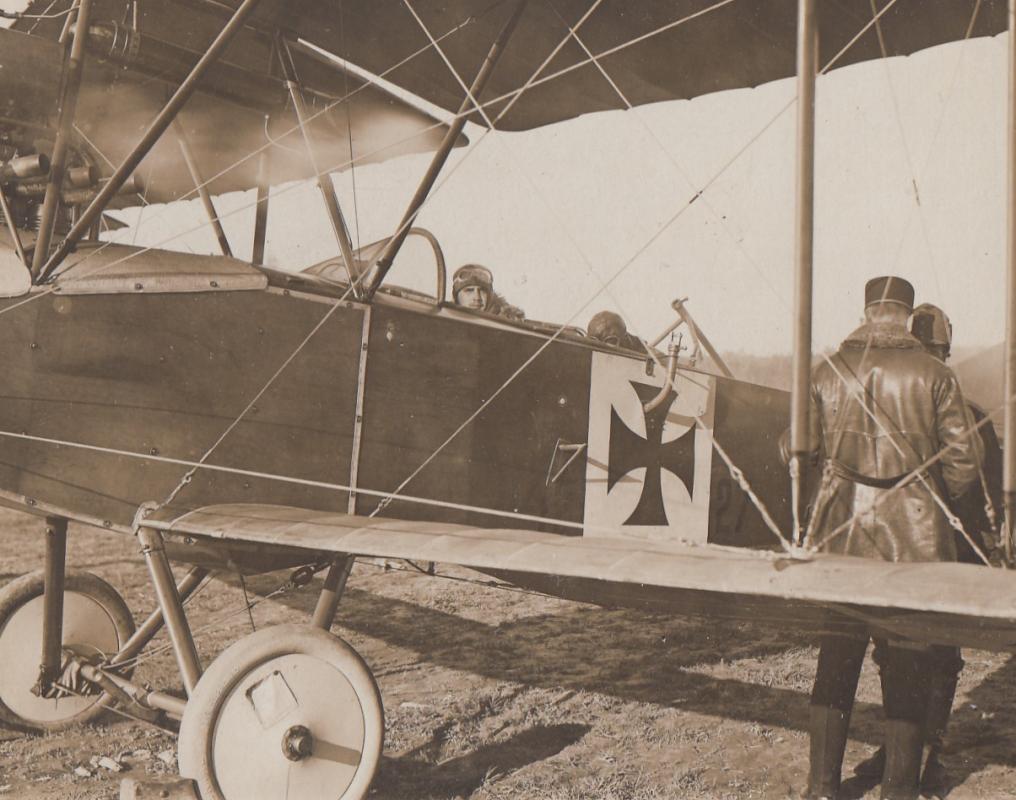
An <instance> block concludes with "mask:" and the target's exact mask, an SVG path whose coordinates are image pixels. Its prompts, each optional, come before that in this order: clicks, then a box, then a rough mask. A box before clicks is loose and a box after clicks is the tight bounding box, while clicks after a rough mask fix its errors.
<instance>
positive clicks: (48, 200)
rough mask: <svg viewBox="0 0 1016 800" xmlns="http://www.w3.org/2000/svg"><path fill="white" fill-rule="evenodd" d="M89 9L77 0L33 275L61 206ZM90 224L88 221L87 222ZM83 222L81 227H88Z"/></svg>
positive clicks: (42, 261) (89, 5)
mask: <svg viewBox="0 0 1016 800" xmlns="http://www.w3.org/2000/svg"><path fill="white" fill-rule="evenodd" d="M91 13H92V0H80V2H79V3H78V15H77V20H76V21H75V24H74V36H73V38H72V39H71V43H70V50H69V54H68V57H67V71H66V73H65V76H64V85H63V91H62V92H61V93H60V118H59V121H58V123H57V131H56V142H54V144H53V157H52V158H51V159H50V168H49V181H48V182H47V184H46V197H45V199H44V200H43V201H42V219H41V220H40V222H39V233H38V236H37V237H36V239H35V253H33V255H32V275H33V276H36V275H38V274H39V271H40V270H41V269H42V265H43V264H45V263H46V259H47V258H48V257H49V245H50V242H51V241H52V239H53V229H54V227H55V226H56V217H57V213H58V212H59V210H60V192H61V190H62V189H63V181H64V169H65V167H66V166H67V150H68V147H69V145H70V139H71V135H72V126H73V125H74V113H75V111H76V110H77V106H78V92H79V90H80V89H81V76H82V75H83V74H84V67H85V44H86V43H87V42H88V20H89V17H90V16H91ZM89 224H90V223H89ZM87 230H88V226H86V227H85V228H84V229H83V231H87Z"/></svg>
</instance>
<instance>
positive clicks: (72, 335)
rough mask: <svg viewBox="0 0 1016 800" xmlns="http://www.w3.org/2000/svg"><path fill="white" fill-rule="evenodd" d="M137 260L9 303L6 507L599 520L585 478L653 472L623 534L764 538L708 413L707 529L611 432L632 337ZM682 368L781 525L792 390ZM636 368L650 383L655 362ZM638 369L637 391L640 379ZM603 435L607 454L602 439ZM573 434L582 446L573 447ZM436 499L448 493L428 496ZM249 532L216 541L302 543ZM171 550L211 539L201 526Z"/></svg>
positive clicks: (124, 516)
mask: <svg viewBox="0 0 1016 800" xmlns="http://www.w3.org/2000/svg"><path fill="white" fill-rule="evenodd" d="M162 257H163V261H164V262H165V265H163V266H161V267H159V269H157V270H155V273H156V274H157V275H161V277H162V278H165V277H167V275H169V276H170V277H171V276H172V273H173V270H174V266H173V258H172V257H170V256H169V254H164V255H163V256H162ZM146 258H148V254H141V255H139V256H138V257H137V258H136V259H134V261H135V268H133V269H134V272H133V273H132V272H131V271H130V270H128V269H127V267H126V265H125V267H124V268H123V269H122V270H121V271H120V273H119V274H118V277H117V278H116V279H115V280H112V279H111V280H110V281H109V282H107V284H106V285H105V288H101V289H96V288H95V287H94V286H93V287H92V288H91V289H89V291H88V292H86V293H75V291H74V289H73V285H72V284H71V283H70V282H66V281H65V284H64V286H63V287H62V290H57V291H51V290H36V291H37V292H39V291H41V292H44V294H43V296H40V297H35V298H32V299H30V300H29V302H25V299H26V298H19V299H15V300H9V301H4V304H3V305H2V306H0V326H2V335H0V357H2V360H3V365H4V366H3V371H2V376H0V383H2V390H0V395H2V401H0V453H2V455H0V498H2V500H3V502H4V503H6V504H8V505H11V506H13V507H16V508H20V509H22V510H28V511H32V512H35V513H56V514H60V515H64V516H67V517H70V518H72V519H77V520H81V521H84V522H88V523H91V524H95V525H98V526H103V527H106V528H110V529H113V530H118V531H128V530H130V526H131V523H132V521H133V519H134V517H135V514H136V513H137V510H138V507H139V506H140V505H141V504H142V503H146V502H156V503H163V502H165V501H166V500H167V498H170V497H171V496H172V505H173V507H174V508H177V509H179V510H181V511H183V510H185V509H190V508H199V507H202V506H206V505H211V504H216V503H229V502H251V503H254V502H257V503H277V504H281V505H288V506H298V507H304V508H313V509H322V510H330V511H350V512H355V513H357V514H361V515H369V514H371V513H373V512H375V511H377V512H378V513H380V514H381V515H387V516H395V517H400V518H404V519H419V520H442V521H447V522H462V523H468V524H472V525H481V526H491V527H493V526H496V527H502V528H503V527H513V526H514V527H520V528H529V529H539V530H549V531H553V532H558V533H561V534H562V535H573V536H575V535H596V532H597V530H598V528H599V527H600V526H603V525H605V524H606V520H601V519H596V518H591V517H592V516H596V517H598V516H600V515H599V513H594V512H595V508H599V507H600V506H595V505H590V502H591V496H590V495H589V492H591V491H594V490H595V491H596V492H599V495H598V497H599V500H598V501H597V502H601V503H602V502H612V498H613V497H615V496H616V497H618V498H620V497H622V496H623V495H624V493H625V492H628V493H629V494H628V495H627V496H628V497H629V498H631V497H635V496H637V495H638V492H639V487H640V486H649V484H651V483H653V479H652V478H651V477H650V476H651V474H653V473H654V472H655V480H656V483H660V481H661V475H662V486H663V488H662V489H661V490H660V492H661V494H660V499H659V500H654V499H653V498H650V499H649V500H646V498H645V494H646V492H645V490H644V489H643V490H642V495H643V497H642V500H640V501H639V504H640V506H645V507H646V508H649V506H652V505H653V503H654V502H655V503H656V505H657V506H659V509H658V510H656V511H653V510H652V509H650V510H649V511H643V512H639V514H641V516H639V515H638V514H635V513H631V514H629V512H631V511H632V509H631V508H627V509H623V510H622V511H621V514H620V517H619V518H618V519H621V520H625V519H629V520H631V521H630V522H628V523H623V527H622V531H623V533H624V534H629V533H630V534H631V535H632V536H635V537H639V536H645V535H647V534H646V531H647V530H649V529H650V528H651V529H652V536H654V537H658V536H661V535H662V536H664V537H666V536H668V535H671V534H672V536H673V538H685V539H692V540H696V539H697V540H700V541H708V542H711V543H719V544H728V545H739V546H757V547H768V546H771V545H772V544H774V543H775V540H774V538H773V535H772V533H771V532H769V531H767V530H766V528H765V526H764V524H763V522H762V519H761V517H760V515H759V514H758V512H757V511H756V510H755V508H754V507H753V506H752V504H751V503H750V501H749V500H748V498H747V496H746V495H745V494H744V492H743V491H742V490H741V489H740V488H739V487H738V485H737V483H736V482H735V481H734V480H733V479H732V478H731V474H730V471H729V469H728V467H727V465H726V464H725V463H724V461H723V460H722V459H720V458H716V457H713V458H711V459H707V460H706V461H702V458H703V455H702V454H703V453H709V452H710V451H711V447H710V446H709V438H708V437H707V438H706V439H702V438H701V437H702V436H703V435H707V434H708V432H704V431H702V430H699V431H698V432H697V435H698V436H699V437H700V439H699V445H698V450H696V451H695V452H696V453H697V454H698V455H694V456H692V455H687V457H686V458H685V461H686V462H687V459H688V458H692V459H693V460H694V462H695V463H694V464H691V462H687V463H688V464H690V466H688V467H687V470H689V471H688V473H687V475H685V476H684V477H683V478H682V480H683V481H684V485H686V486H687V487H688V492H691V491H692V489H691V486H692V483H693V482H697V483H696V486H697V487H698V488H697V489H695V496H696V498H698V500H699V501H700V505H701V501H702V498H705V500H704V502H705V505H703V506H702V511H703V514H704V516H702V520H705V522H702V523H701V524H700V525H699V527H700V528H701V530H699V531H698V532H697V533H696V532H694V531H689V530H685V529H683V528H682V525H681V524H680V523H679V522H674V521H673V513H672V512H669V511H668V510H667V509H669V508H670V506H669V505H668V506H667V508H664V507H663V506H662V505H661V504H660V503H661V502H662V501H663V500H666V503H668V504H669V503H670V502H671V501H670V499H668V498H669V496H670V494H672V493H673V492H672V486H671V485H672V484H673V483H674V478H673V474H675V473H677V472H680V471H681V469H680V468H679V467H673V466H672V465H670V463H669V462H668V461H667V458H666V457H659V456H657V455H654V451H653V447H652V442H651V441H650V440H651V439H652V436H651V435H650V434H649V431H648V429H639V427H638V424H637V421H636V422H631V418H630V417H629V419H628V421H627V422H626V423H624V428H625V429H626V431H622V430H621V425H620V424H619V419H620V417H619V416H618V413H616V412H615V408H614V406H613V405H611V403H609V402H608V403H607V404H606V406H604V403H603V401H602V398H598V394H597V393H602V384H603V381H604V380H609V379H610V378H609V375H610V370H611V369H613V368H614V367H615V366H617V367H618V368H619V369H621V371H622V373H627V374H635V373H637V374H640V375H646V373H647V372H649V371H650V369H649V367H648V366H647V364H646V362H645V360H644V359H639V358H637V357H636V356H635V355H634V354H626V353H623V352H622V351H618V350H612V349H611V348H605V347H603V346H601V345H599V344H598V343H596V342H593V341H592V340H590V339H586V338H585V337H582V336H580V335H578V334H576V333H572V332H568V333H566V334H562V335H561V336H560V337H558V339H556V340H555V341H553V342H551V343H550V344H549V345H548V344H547V340H548V339H549V338H550V334H549V333H547V332H546V330H543V329H541V328H540V327H539V326H527V325H525V324H519V325H514V324H506V323H503V322H500V321H497V320H493V319H489V318H485V317H483V316H481V315H472V314H469V313H467V312H464V311H461V310H459V309H455V308H438V307H437V306H436V305H434V304H431V303H427V302H421V301H418V300H413V299H406V298H400V297H396V296H390V295H385V294H378V295H377V296H376V299H375V300H374V302H372V303H370V304H360V303H356V302H349V301H342V302H341V303H340V304H339V306H338V307H337V308H335V309H334V310H332V309H333V307H334V304H335V302H336V298H337V296H338V295H339V294H341V292H340V291H339V290H337V289H336V287H335V286H334V285H331V284H328V283H326V282H322V281H317V280H312V279H309V278H299V277H288V276H284V275H282V274H281V273H269V278H270V281H269V284H270V285H269V286H268V287H267V288H263V289H254V290H249V289H248V290H229V289H227V288H221V287H219V288H216V287H214V286H212V285H211V284H212V283H213V280H209V279H208V276H206V275H205V276H203V275H201V274H195V275H192V276H190V277H193V280H194V281H195V283H194V287H191V288H189V289H188V290H187V291H161V290H158V289H157V287H158V285H159V282H158V281H157V280H155V279H153V277H152V272H148V273H146V274H145V275H144V278H143V279H142V278H137V280H135V277H136V274H140V273H138V270H137V269H136V267H137V265H138V264H141V263H143V260H144V259H146ZM233 263H234V264H236V263H238V262H233ZM249 269H250V271H251V273H252V274H253V273H255V272H256V271H255V270H254V269H253V268H249ZM199 272H200V271H199ZM202 281H203V282H204V283H203V284H202V283H201V282H202ZM58 285H59V283H58ZM164 285H167V286H170V287H171V288H172V284H171V283H169V284H164ZM199 285H200V286H204V287H205V288H203V289H200V286H199ZM138 287H140V288H138ZM153 287H156V288H153ZM8 307H10V308H9V310H6V309H8ZM326 315H327V319H326V320H325V321H324V322H323V324H322V320H323V319H324V318H325V317H326ZM318 326H320V327H318ZM315 328H318V329H317V330H316V331H315ZM294 353H295V354H296V355H295V356H294ZM537 353H538V354H537ZM534 355H535V358H534ZM527 361H528V362H529V363H528V364H527V366H525V368H523V369H521V370H520V367H522V365H523V364H525V363H526V362H527ZM280 370H281V372H280ZM516 372H517V373H518V374H517V375H516V374H515V373H516ZM655 372H656V373H659V372H660V370H659V369H656V370H655ZM682 372H683V373H685V374H686V377H690V379H693V380H699V382H700V383H701V385H702V386H704V387H705V389H703V390H702V391H703V392H706V394H703V397H706V396H708V398H709V400H708V415H709V420H710V424H711V426H712V435H715V438H716V441H717V442H719V444H720V445H721V446H722V447H723V448H724V450H725V451H726V453H727V455H728V456H729V458H730V459H731V460H732V461H733V462H734V463H735V464H736V465H737V466H738V467H739V468H740V469H741V470H743V471H744V474H745V476H746V478H747V479H748V481H749V482H750V483H751V484H752V486H753V487H754V488H755V490H756V492H758V494H759V495H760V496H761V497H762V498H763V500H764V502H765V503H766V504H767V506H768V508H769V510H770V511H771V512H772V513H773V515H774V516H775V517H776V519H777V520H778V521H779V522H780V523H781V525H782V526H783V527H784V529H786V522H787V513H788V502H787V495H788V483H787V479H786V473H785V470H784V468H783V467H782V465H781V464H780V463H779V461H778V453H777V439H778V437H779V435H780V433H781V432H782V431H783V429H784V428H785V426H786V420H787V399H786V396H785V394H784V393H782V392H777V391H774V390H770V389H765V388H762V387H758V386H753V385H749V384H745V383H742V382H739V381H735V380H729V379H725V378H720V377H715V376H710V375H706V374H705V373H697V372H693V371H682ZM276 373H279V374H278V375H276ZM513 375H514V378H513V377H512V376H513ZM597 375H599V377H597ZM273 376H275V377H274V380H273ZM604 376H606V377H604ZM619 380H620V379H619ZM645 380H646V381H649V382H650V383H651V382H652V381H653V380H655V383H656V385H660V384H661V382H662V380H663V376H660V375H656V376H655V378H650V377H649V376H647V377H646V378H645ZM622 382H623V381H622ZM628 383H630V384H631V386H630V387H629V386H627V385H626V386H625V391H631V390H632V388H635V384H636V382H634V381H628ZM505 384H507V385H505ZM266 386H267V387H268V388H267V389H265V388H264V387H266ZM597 387H601V388H597ZM262 390H264V391H263V393H261V394H260V395H259V392H262ZM637 391H641V392H643V393H646V392H648V393H649V394H652V391H651V387H650V388H649V389H646V388H643V389H639V390H637ZM591 393H592V395H593V399H592V401H591ZM491 398H493V399H492V400H491ZM632 398H634V399H635V400H636V401H638V400H639V396H637V395H636V393H634V392H633V393H632ZM488 400H490V402H489V404H487V405H486V407H485V408H484V409H483V411H482V412H480V413H479V414H478V415H476V417H475V419H473V420H472V421H471V422H470V423H469V424H468V425H466V426H465V427H462V428H461V430H459V429H460V427H461V426H462V424H463V422H465V421H466V420H467V419H468V418H470V416H471V415H473V414H474V413H475V412H476V411H477V409H479V408H480V407H481V405H483V404H484V402H485V401H488ZM604 409H606V410H607V411H609V418H608V415H607V414H606V413H605V410H604ZM699 410H700V411H703V412H704V411H706V408H705V405H703V407H702V408H701V409H699ZM664 411H666V409H664ZM592 416H596V418H595V419H594V418H592ZM615 417H618V419H615ZM238 419H239V422H237V420H238ZM661 419H662V418H661ZM700 422H701V420H700ZM234 423H235V424H234ZM690 424H691V425H692V427H695V425H696V424H695V422H691V423H690ZM227 431H228V433H227ZM224 434H225V435H224ZM622 434H623V437H622ZM604 437H606V438H604ZM220 438H221V441H219V440H220ZM622 438H623V441H622ZM594 439H599V440H602V442H603V443H604V444H603V446H602V447H603V448H606V449H604V450H603V452H604V453H609V455H608V456H607V458H606V461H607V462H608V463H604V462H603V460H600V459H601V455H597V453H595V452H593V451H594V449H595V448H594V445H593V440H594ZM658 439H659V437H658ZM608 440H609V441H608ZM703 441H705V442H706V445H705V448H704V450H703V445H702V442H703ZM625 442H629V444H630V447H629V446H628V445H626V444H624V443H625ZM656 444H657V445H662V442H661V441H659V440H658V441H657V443H656ZM568 445H571V446H572V449H571V450H569V449H567V446H568ZM577 445H587V446H586V447H584V448H580V452H579V456H578V457H577V458H575V459H574V460H573V462H572V463H571V464H569V465H567V466H565V462H566V461H567V459H568V457H569V456H570V455H571V454H573V453H574V452H575V446H577ZM622 445H624V446H622ZM562 447H564V448H565V449H562ZM625 447H627V448H628V449H627V450H625ZM601 449H602V448H601ZM672 449H673V448H672ZM209 450H211V453H210V454H209ZM435 451H437V452H436V455H435ZM689 452H690V451H689ZM206 455H207V459H206V462H205V463H206V464H208V465H209V466H210V467H212V468H210V469H198V470H197V471H196V472H195V473H194V475H193V477H192V478H191V479H190V480H189V481H188V482H186V483H185V484H184V485H183V486H182V487H180V484H181V481H182V480H183V479H184V476H185V475H186V474H187V472H188V469H189V467H188V464H189V463H193V462H198V461H201V460H202V459H203V458H205V457H206ZM167 459H169V460H167ZM428 459H429V460H428ZM696 459H697V460H696ZM622 461H623V462H624V464H623V465H621V466H620V467H619V466H618V464H617V463H615V464H612V463H609V462H619V463H620V462H622ZM425 462H426V464H425ZM424 464H425V466H423V467H422V468H421V465H424ZM562 467H564V468H563V469H562ZM217 468H226V469H225V470H223V469H217ZM418 469H419V472H418V474H416V475H415V477H413V478H412V480H411V481H409V483H408V484H406V485H405V486H404V487H402V489H401V494H404V495H407V496H411V497H413V498H416V499H415V500H413V501H406V500H395V501H394V502H391V503H390V504H388V505H386V506H384V507H383V508H381V509H380V511H378V505H379V502H380V501H381V499H382V498H381V496H379V494H377V493H384V492H390V491H393V490H395V489H397V488H399V487H400V486H401V485H402V484H403V482H404V481H405V480H406V479H407V478H409V476H410V475H412V474H413V473H414V472H415V471H416V470H418ZM228 470H239V471H240V472H231V471H228ZM559 470H560V473H559V474H558V471H559ZM619 470H621V471H620V472H619ZM601 473H602V474H601ZM689 477H690V478H691V480H689ZM640 482H641V483H640ZM626 484H631V485H627V486H626ZM605 487H607V488H606V491H604V488H605ZM668 487H671V488H668ZM706 487H708V491H706ZM350 488H353V489H360V491H359V492H356V491H350ZM677 488H678V489H679V490H680V491H684V490H683V489H681V487H680V486H678V487H677ZM653 491H654V492H655V491H656V490H655V489H654V490H653ZM371 492H373V493H371ZM631 492H635V494H634V495H632V494H631ZM668 493H669V494H668ZM428 499H429V500H435V501H440V503H441V505H430V504H428V503H426V502H420V500H428ZM618 502H627V503H628V504H629V505H631V500H630V499H629V500H624V501H622V500H618ZM647 503H648V505H646V504H647ZM478 509H489V510H490V511H494V512H505V513H506V514H507V515H508V516H500V515H496V514H491V513H487V512H483V511H480V510H478ZM661 510H662V513H663V516H662V517H660V513H661ZM653 515H655V517H654V516H653ZM651 517H652V518H651ZM535 518H539V519H538V520H537V519H535ZM555 521H558V522H559V523H560V524H555ZM661 521H662V526H661V524H660V523H661ZM649 523H652V525H650V524H649ZM612 524H616V523H612ZM703 526H705V527H703ZM241 550H242V548H240V549H239V550H236V549H234V550H233V551H230V550H229V548H228V547H227V548H224V551H227V555H226V556H223V558H222V560H224V561H228V562H229V563H230V564H231V565H233V566H240V567H245V568H251V569H253V568H260V569H268V568H273V567H281V566H286V565H288V564H290V563H299V562H301V561H303V562H306V561H309V560H312V559H311V558H308V557H307V554H306V553H286V552H285V551H284V550H278V551H274V550H273V551H271V552H267V553H266V552H259V553H256V554H252V553H243V552H240V551H241ZM174 556H175V557H177V558H180V559H182V560H191V561H195V562H202V561H203V562H207V561H209V560H211V561H215V560H216V557H217V556H216V553H215V552H209V551H208V548H206V547H202V546H200V545H195V546H194V551H193V553H191V554H188V552H187V550H186V547H183V548H177V549H176V550H175V551H174ZM255 556H256V557H255Z"/></svg>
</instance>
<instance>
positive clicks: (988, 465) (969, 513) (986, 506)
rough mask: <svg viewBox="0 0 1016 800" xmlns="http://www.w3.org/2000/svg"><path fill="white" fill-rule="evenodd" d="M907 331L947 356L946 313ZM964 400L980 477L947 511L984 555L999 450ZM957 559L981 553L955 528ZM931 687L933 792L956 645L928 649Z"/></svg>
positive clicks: (931, 313) (872, 765)
mask: <svg viewBox="0 0 1016 800" xmlns="http://www.w3.org/2000/svg"><path fill="white" fill-rule="evenodd" d="M910 332H911V333H912V334H913V335H914V336H915V337H916V338H917V340H918V341H920V343H921V345H922V346H923V347H924V350H925V352H926V353H928V354H929V355H932V356H934V357H935V358H937V359H938V360H939V361H941V362H942V363H943V364H944V363H945V362H946V361H947V360H948V358H949V353H950V350H951V348H952V324H951V323H950V322H949V317H948V316H946V313H945V312H944V311H943V310H942V309H941V308H939V307H938V306H935V305H932V304H931V303H922V304H921V305H919V306H917V308H915V309H914V312H913V314H912V315H911V317H910ZM966 402H967V409H968V410H969V411H970V414H971V417H972V419H971V420H970V421H969V424H970V425H971V426H977V435H978V436H979V439H980V443H981V449H982V451H983V453H984V457H983V464H982V468H981V472H980V480H979V481H978V482H977V483H976V484H975V485H974V487H973V488H972V489H970V490H969V491H967V492H966V493H965V494H963V495H962V496H961V497H959V498H956V499H954V500H953V501H952V504H951V505H952V508H953V511H954V512H955V513H956V515H957V517H959V520H960V522H961V523H962V525H963V529H964V530H965V531H966V532H967V534H968V535H969V536H970V537H971V539H973V541H974V544H976V546H977V548H978V549H979V550H980V552H981V553H984V554H988V553H990V552H991V550H992V549H993V548H994V541H995V538H996V537H995V532H996V530H997V518H998V517H997V510H998V509H1000V508H1001V507H1002V506H1001V503H1002V448H1001V447H1000V446H999V442H998V436H996V434H995V428H994V426H992V424H991V422H990V421H986V422H982V420H984V418H985V416H986V415H985V413H984V411H983V410H982V409H981V408H980V407H979V406H978V405H977V404H975V403H972V402H970V401H969V400H967V401H966ZM956 552H957V559H958V560H959V561H963V562H966V563H970V564H983V563H984V562H983V560H982V559H981V557H980V556H979V555H978V554H977V553H976V552H975V550H974V549H973V547H972V546H971V544H970V543H969V542H968V541H967V540H966V537H965V536H963V535H962V534H961V533H960V532H959V531H957V532H956ZM931 656H932V669H933V673H932V675H931V681H930V684H931V688H930V693H929V696H928V706H927V709H928V711H927V716H926V718H925V745H926V746H927V748H928V755H927V757H926V759H925V764H924V774H923V776H922V779H921V784H922V787H923V789H924V790H925V791H926V792H932V793H934V794H936V795H937V792H938V790H941V789H944V788H947V787H948V775H947V772H946V768H945V765H944V764H943V763H942V759H941V754H942V748H943V746H944V743H945V731H946V727H947V725H948V723H949V716H950V715H951V713H952V704H953V700H954V699H955V697H956V684H957V682H958V680H959V675H960V672H961V671H962V670H963V665H964V661H963V658H962V656H961V655H960V649H959V648H958V647H945V646H935V647H933V648H931ZM873 657H874V660H875V662H876V663H877V664H878V665H879V666H880V667H881V666H883V665H884V663H885V657H886V655H885V649H884V647H882V646H880V645H879V644H876V647H875V652H874V654H873ZM884 764H885V749H884V748H879V750H878V751H877V752H876V753H875V754H874V755H873V756H872V757H871V758H869V759H867V760H866V761H863V762H862V763H861V764H859V765H858V766H857V768H856V769H855V770H854V771H855V772H856V773H857V774H858V775H861V776H863V777H875V776H877V775H880V774H881V773H882V770H883V767H884Z"/></svg>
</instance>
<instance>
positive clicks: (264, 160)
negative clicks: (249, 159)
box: [250, 150, 271, 267]
mask: <svg viewBox="0 0 1016 800" xmlns="http://www.w3.org/2000/svg"><path fill="white" fill-rule="evenodd" d="M268 170H269V165H268V151H267V150H262V151H261V153H260V155H258V198H257V204H256V205H255V207H254V245H253V247H251V256H250V263H251V264H254V265H255V266H258V267H259V266H261V265H262V264H264V263H265V239H266V237H267V236H268V193H269V191H270V190H271V184H270V182H269V177H268Z"/></svg>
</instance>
